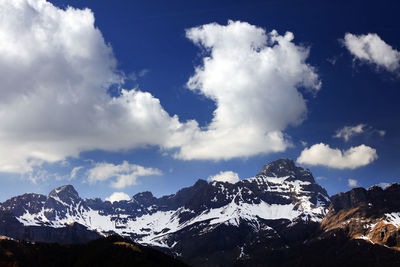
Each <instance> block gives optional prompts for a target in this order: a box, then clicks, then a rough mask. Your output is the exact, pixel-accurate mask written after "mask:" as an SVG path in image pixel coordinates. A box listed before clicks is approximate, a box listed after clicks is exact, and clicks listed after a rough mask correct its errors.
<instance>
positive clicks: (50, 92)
mask: <svg viewBox="0 0 400 267" xmlns="http://www.w3.org/2000/svg"><path fill="white" fill-rule="evenodd" d="M399 8H400V3H398V1H355V0H349V1H313V0H310V1H305V0H292V1H289V0H279V1H278V0H277V1H275V0H269V1H268V0H265V1H261V0H255V1H227V0H226V1H225V0H221V1H205V0H203V1H175V0H171V1H160V0H158V1H156V0H147V1H140V0H138V1H122V0H115V1H106V0H79V1H78V0H73V1H61V0H50V1H44V0H13V1H0V11H1V12H0V122H1V123H0V183H1V187H0V201H4V200H6V199H8V198H10V197H12V196H15V195H20V194H23V193H26V192H34V193H41V194H48V193H49V192H50V191H51V190H52V189H53V188H56V187H58V186H61V185H64V184H72V185H73V186H74V187H75V188H76V189H77V191H78V192H79V194H80V195H81V197H84V198H93V197H100V198H102V199H103V200H104V199H110V200H119V199H127V198H129V197H131V196H132V195H134V194H136V193H138V192H143V191H151V192H152V193H153V194H154V195H155V196H158V197H159V196H163V195H166V194H173V193H175V192H176V191H177V190H179V189H181V188H183V187H187V186H191V185H193V184H194V183H195V182H196V181H197V180H198V179H204V180H209V181H211V180H220V181H229V182H236V181H238V180H240V179H245V178H248V177H252V176H254V175H256V174H257V173H258V172H259V170H260V169H261V168H262V166H263V165H264V164H266V163H268V162H271V161H273V160H276V159H279V158H290V159H293V160H294V161H296V164H297V165H298V166H302V167H304V168H309V169H310V170H311V171H312V173H313V175H314V177H315V178H316V181H317V182H318V183H319V184H321V185H322V186H323V187H325V188H326V189H327V191H328V193H329V194H330V195H332V194H335V193H338V192H341V191H347V190H350V189H351V188H353V187H357V186H362V187H369V186H371V185H374V184H380V183H382V184H384V183H392V182H400V181H399V177H400V164H399V163H398V162H400V126H399V123H398V122H399V117H400V105H398V99H399V96H400V37H399V36H400V34H399V33H400V22H399V20H398V18H397V17H398V10H399Z"/></svg>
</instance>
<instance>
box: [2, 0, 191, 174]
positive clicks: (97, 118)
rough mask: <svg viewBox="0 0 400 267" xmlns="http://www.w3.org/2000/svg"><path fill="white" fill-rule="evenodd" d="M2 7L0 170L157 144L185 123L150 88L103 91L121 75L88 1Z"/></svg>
mask: <svg viewBox="0 0 400 267" xmlns="http://www.w3.org/2000/svg"><path fill="white" fill-rule="evenodd" d="M0 10H1V11H2V12H0V23H1V25H2V27H0V81H1V86H0V93H1V96H2V98H1V99H0V121H1V124H0V171H2V172H18V173H26V172H30V171H32V169H33V168H34V167H35V166H38V165H40V164H42V163H43V162H57V161H61V160H64V159H66V158H67V157H78V156H79V153H80V152H82V151H88V150H93V149H101V150H108V151H118V150H121V149H130V148H135V147H138V146H143V145H163V144H165V143H166V142H167V139H168V138H169V137H170V136H171V135H172V133H173V134H176V135H179V134H180V133H182V132H183V131H184V130H185V127H186V126H185V125H183V124H181V123H180V122H179V120H178V118H177V117H176V116H175V117H171V116H169V115H168V113H167V112H166V111H165V110H164V109H163V108H162V106H161V104H160V102H159V100H158V99H156V98H154V97H153V96H152V95H151V94H150V93H147V92H142V91H140V90H137V89H136V90H130V91H128V90H121V95H120V96H118V97H114V98H113V97H111V96H110V95H108V94H107V90H108V89H109V87H110V86H111V85H116V86H120V85H121V82H122V80H123V77H124V75H123V74H121V73H119V72H118V70H117V69H116V60H115V58H114V55H113V51H112V49H111V47H110V46H109V45H107V44H106V43H105V42H104V39H103V36H102V34H101V32H100V31H99V30H98V29H97V28H95V26H94V16H93V13H92V12H91V11H90V10H89V9H84V10H80V9H74V8H71V7H68V8H67V9H65V10H62V9H58V8H57V7H55V6H53V5H52V4H51V3H49V2H46V1H39V0H32V1H27V0H21V1H1V2H0ZM188 125H189V126H190V125H196V124H195V123H194V122H193V123H191V122H189V123H188ZM170 143H171V142H170ZM172 145H173V144H172Z"/></svg>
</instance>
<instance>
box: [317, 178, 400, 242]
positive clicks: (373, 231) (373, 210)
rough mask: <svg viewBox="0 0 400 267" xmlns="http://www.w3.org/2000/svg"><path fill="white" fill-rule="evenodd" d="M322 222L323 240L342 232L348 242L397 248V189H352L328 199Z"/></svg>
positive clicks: (395, 186) (399, 209) (399, 214)
mask: <svg viewBox="0 0 400 267" xmlns="http://www.w3.org/2000/svg"><path fill="white" fill-rule="evenodd" d="M331 201H332V204H331V206H330V209H329V212H328V214H327V215H326V217H325V218H324V220H323V221H322V222H321V228H322V229H323V231H324V233H323V235H324V236H329V235H332V234H335V233H336V232H337V231H343V232H345V233H346V234H347V235H348V237H349V238H351V239H364V240H366V241H368V242H371V243H372V244H379V245H385V246H388V247H391V248H394V249H399V248H400V185H399V184H392V185H390V186H388V187H387V188H381V187H379V186H373V187H370V188H369V189H364V188H354V189H352V190H350V191H348V192H345V193H339V194H337V195H334V196H332V197H331Z"/></svg>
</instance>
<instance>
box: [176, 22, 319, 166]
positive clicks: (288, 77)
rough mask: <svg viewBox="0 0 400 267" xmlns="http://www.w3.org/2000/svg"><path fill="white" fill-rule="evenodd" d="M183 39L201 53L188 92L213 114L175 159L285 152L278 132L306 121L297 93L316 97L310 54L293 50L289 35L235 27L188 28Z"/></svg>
mask: <svg viewBox="0 0 400 267" xmlns="http://www.w3.org/2000/svg"><path fill="white" fill-rule="evenodd" d="M186 37H187V38H189V39H190V40H191V41H192V42H194V43H195V44H196V45H198V46H199V47H201V48H203V50H204V52H205V53H206V56H205V57H204V58H203V63H202V65H201V66H197V67H196V68H195V74H194V75H193V76H192V77H191V78H190V79H189V81H188V83H187V86H188V88H189V89H191V90H193V91H195V92H197V93H199V94H202V95H204V96H206V97H208V98H210V99H212V100H214V101H215V104H216V107H217V108H216V110H215V111H214V117H213V119H212V121H211V123H210V124H209V125H208V126H207V127H206V128H205V129H203V130H201V131H197V132H196V133H195V134H194V135H193V136H191V137H190V140H189V141H188V142H186V143H183V144H182V145H181V149H180V151H179V153H178V154H177V155H176V156H177V157H178V158H182V159H215V160H218V159H229V158H233V157H243V156H252V155H255V154H260V153H268V152H277V151H283V150H285V149H286V147H287V146H288V145H289V142H288V141H287V140H286V139H285V135H284V133H283V130H284V129H285V128H286V127H287V126H288V125H297V124H299V123H301V122H302V121H303V120H304V118H305V116H306V111H307V107H306V102H305V100H304V99H303V96H302V94H301V93H300V92H299V90H298V88H299V87H306V88H308V89H309V90H310V91H312V92H314V93H315V92H317V91H318V90H319V89H320V87H321V82H320V81H319V79H318V75H317V74H316V72H315V70H314V68H313V67H312V66H310V65H308V64H307V63H306V59H307V57H308V55H309V49H307V48H305V47H303V46H299V45H296V44H295V43H294V42H293V38H294V36H293V34H292V33H291V32H287V33H286V34H285V35H279V34H278V33H277V32H276V31H275V30H273V31H271V32H269V33H267V32H266V31H265V30H264V29H262V28H258V27H256V26H253V25H250V24H249V23H246V22H240V21H236V22H234V21H229V22H228V25H219V24H216V23H211V24H207V25H203V26H200V27H195V28H191V29H188V30H187V31H186Z"/></svg>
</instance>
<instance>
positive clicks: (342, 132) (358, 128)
mask: <svg viewBox="0 0 400 267" xmlns="http://www.w3.org/2000/svg"><path fill="white" fill-rule="evenodd" d="M364 133H365V134H368V135H372V134H378V135H379V136H384V135H385V134H386V131H383V130H376V129H374V128H373V127H371V126H368V125H366V124H358V125H355V126H345V127H343V128H342V129H339V130H337V131H336V134H335V135H334V136H333V137H335V138H343V140H344V141H346V142H347V141H349V140H350V138H352V137H354V136H356V135H360V134H364Z"/></svg>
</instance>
